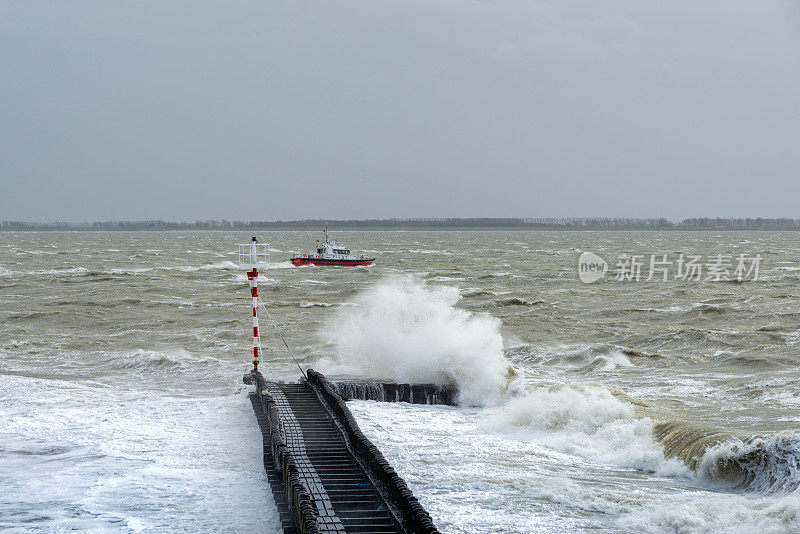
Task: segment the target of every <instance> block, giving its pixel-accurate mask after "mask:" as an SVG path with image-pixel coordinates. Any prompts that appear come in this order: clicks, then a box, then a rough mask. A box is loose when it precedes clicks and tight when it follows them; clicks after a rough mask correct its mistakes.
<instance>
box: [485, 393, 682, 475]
mask: <svg viewBox="0 0 800 534" xmlns="http://www.w3.org/2000/svg"><path fill="white" fill-rule="evenodd" d="M489 419H490V423H488V425H489V427H490V428H492V429H494V430H498V431H500V432H502V433H506V434H511V435H514V436H516V437H519V438H521V439H531V440H534V441H536V442H537V443H540V444H542V445H544V446H546V447H548V448H551V449H554V450H558V451H561V452H564V453H568V454H574V455H577V456H581V457H583V458H587V459H590V460H594V461H597V462H601V463H606V464H611V465H617V466H620V467H628V468H633V469H639V470H643V471H648V472H653V473H659V474H664V475H683V476H688V474H689V472H688V470H687V469H686V467H685V466H683V465H682V464H681V463H680V462H679V461H677V460H674V459H672V460H670V459H667V458H665V457H664V454H663V452H662V449H661V447H660V446H659V445H658V443H656V441H655V440H654V439H653V434H652V432H651V430H652V421H651V420H650V419H648V418H640V417H637V415H636V411H635V406H634V404H632V403H631V402H629V401H628V398H627V396H626V395H624V394H623V393H621V392H616V391H613V390H611V389H608V388H606V387H604V386H601V385H599V384H567V385H557V386H550V387H538V388H536V389H534V390H532V391H530V392H528V393H527V394H526V395H524V396H521V397H519V398H516V399H513V400H511V401H510V402H509V403H508V404H507V405H506V406H504V407H503V408H502V409H501V410H498V412H497V413H496V414H494V415H493V416H492V417H491V418H489Z"/></svg>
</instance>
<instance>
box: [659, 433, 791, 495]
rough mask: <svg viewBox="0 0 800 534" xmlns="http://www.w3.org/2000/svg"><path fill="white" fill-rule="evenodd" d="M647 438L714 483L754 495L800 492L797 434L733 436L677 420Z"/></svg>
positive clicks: (666, 453) (665, 452) (667, 453)
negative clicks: (657, 442) (750, 491)
mask: <svg viewBox="0 0 800 534" xmlns="http://www.w3.org/2000/svg"><path fill="white" fill-rule="evenodd" d="M653 434H654V436H655V437H656V439H657V440H658V441H659V443H661V444H662V445H663V446H664V454H665V455H667V456H671V457H676V458H679V459H680V460H682V461H683V462H684V463H685V464H686V465H688V466H689V467H690V468H692V469H693V470H694V471H695V473H697V475H698V476H701V477H703V478H706V479H708V480H710V481H712V482H714V483H717V484H721V485H726V486H731V487H733V488H741V489H748V490H752V491H758V492H767V493H773V492H782V491H794V490H796V489H797V488H798V487H800V435H798V434H796V433H788V432H784V433H778V434H774V435H771V436H767V437H763V436H752V437H749V438H746V439H740V438H736V437H733V436H732V435H731V434H729V433H728V432H726V431H723V430H717V429H704V428H702V427H699V426H697V425H691V424H686V423H682V422H679V421H671V422H662V423H657V424H655V425H654V427H653Z"/></svg>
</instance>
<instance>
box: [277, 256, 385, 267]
mask: <svg viewBox="0 0 800 534" xmlns="http://www.w3.org/2000/svg"><path fill="white" fill-rule="evenodd" d="M373 261H375V259H374V258H366V259H363V260H326V259H322V258H292V263H293V264H295V265H332V266H338V267H350V266H356V265H371V264H372V262H373Z"/></svg>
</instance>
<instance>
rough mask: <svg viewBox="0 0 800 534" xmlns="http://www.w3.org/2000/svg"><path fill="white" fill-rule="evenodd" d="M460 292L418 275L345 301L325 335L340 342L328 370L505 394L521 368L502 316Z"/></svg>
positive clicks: (479, 401) (493, 396)
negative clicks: (474, 307)
mask: <svg viewBox="0 0 800 534" xmlns="http://www.w3.org/2000/svg"><path fill="white" fill-rule="evenodd" d="M460 298H461V297H460V294H459V290H458V288H456V287H451V286H439V285H435V286H429V285H426V284H425V283H423V282H420V281H419V280H416V279H414V278H411V277H401V278H394V279H388V280H385V281H383V282H381V283H379V284H377V285H375V286H373V287H371V288H369V289H367V290H366V291H365V292H363V293H361V294H360V295H358V296H357V297H356V298H355V299H354V304H356V305H355V306H347V307H339V308H337V312H336V314H335V315H334V317H333V319H332V320H331V322H330V324H329V326H328V330H327V331H326V332H325V336H330V337H331V338H332V341H334V342H335V344H336V345H337V352H338V354H337V356H338V359H337V360H336V361H322V362H321V365H322V366H323V368H327V371H328V372H355V373H359V374H365V373H366V374H367V375H368V376H373V377H376V378H385V379H392V380H397V381H403V382H417V383H420V382H427V383H454V384H456V385H457V386H458V388H459V391H460V401H461V402H462V403H465V404H471V405H487V404H492V403H495V402H497V401H499V400H500V398H501V397H502V396H503V394H504V393H505V392H506V391H507V389H508V386H509V378H510V377H511V376H513V368H512V367H511V366H510V365H509V363H508V362H507V361H506V359H505V357H504V355H503V337H502V336H501V334H500V320H499V319H496V318H494V317H491V316H490V315H485V314H480V315H478V314H473V313H471V312H469V311H467V310H462V309H459V308H457V307H456V306H455V305H456V303H457V302H458V300H459V299H460Z"/></svg>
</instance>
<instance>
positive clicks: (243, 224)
mask: <svg viewBox="0 0 800 534" xmlns="http://www.w3.org/2000/svg"><path fill="white" fill-rule="evenodd" d="M325 226H330V227H331V228H336V229H365V230H368V229H381V228H387V229H390V228H417V229H437V228H438V229H456V228H478V229H480V228H496V229H526V228H528V229H544V230H548V229H550V230H712V229H713V230H800V219H765V218H761V217H759V218H755V219H720V218H716V219H712V218H693V219H684V220H682V221H678V222H672V221H670V220H669V219H664V218H661V219H636V218H613V217H610V218H583V217H567V218H525V217H516V218H492V217H484V218H431V217H419V218H411V219H350V220H341V219H339V220H335V219H305V220H302V221H249V222H248V221H228V220H225V219H223V220H219V221H218V220H207V221H195V222H172V221H161V220H151V221H102V222H81V223H75V222H48V223H42V222H24V221H0V230H251V229H252V230H256V229H259V230H280V229H319V228H323V227H325Z"/></svg>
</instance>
